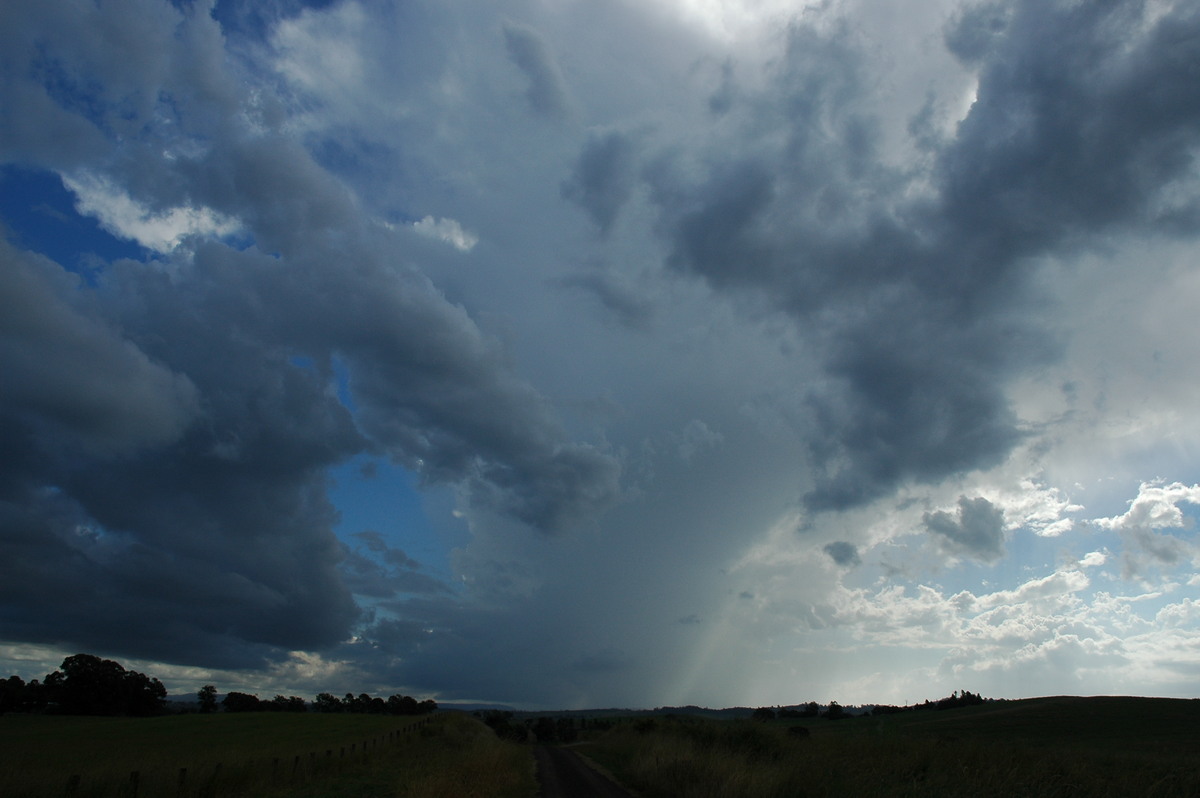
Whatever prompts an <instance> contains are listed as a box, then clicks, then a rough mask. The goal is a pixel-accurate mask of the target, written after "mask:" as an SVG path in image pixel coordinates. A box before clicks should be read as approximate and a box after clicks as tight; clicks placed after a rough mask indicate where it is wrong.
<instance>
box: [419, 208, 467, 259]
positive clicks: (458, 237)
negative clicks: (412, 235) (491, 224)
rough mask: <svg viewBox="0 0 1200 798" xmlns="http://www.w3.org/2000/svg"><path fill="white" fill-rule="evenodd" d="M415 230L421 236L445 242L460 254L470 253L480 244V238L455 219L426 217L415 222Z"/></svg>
mask: <svg viewBox="0 0 1200 798" xmlns="http://www.w3.org/2000/svg"><path fill="white" fill-rule="evenodd" d="M413 229H414V230H416V231H417V232H418V233H420V234H421V235H425V236H429V237H431V238H436V239H439V240H441V241H445V242H446V243H447V244H450V245H451V246H452V247H454V248H455V249H457V250H458V251H459V252H470V251H471V250H472V249H474V248H475V245H476V244H478V243H479V236H477V235H475V234H474V233H469V232H467V231H466V230H464V229H463V226H462V225H461V224H459V223H458V222H456V221H455V220H454V219H444V218H438V219H434V218H433V217H432V216H426V217H425V218H423V219H421V220H420V221H419V222H413Z"/></svg>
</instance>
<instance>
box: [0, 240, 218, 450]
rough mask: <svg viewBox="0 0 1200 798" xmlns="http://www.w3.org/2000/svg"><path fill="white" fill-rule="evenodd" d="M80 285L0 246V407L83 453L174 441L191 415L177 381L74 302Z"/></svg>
mask: <svg viewBox="0 0 1200 798" xmlns="http://www.w3.org/2000/svg"><path fill="white" fill-rule="evenodd" d="M79 283H80V280H79V278H77V277H76V276H75V275H71V274H69V273H67V272H65V271H64V270H63V269H62V268H60V267H59V266H58V265H57V264H55V263H52V262H50V261H48V260H46V259H44V258H42V257H40V256H37V255H33V254H30V253H25V252H20V251H18V250H16V249H15V248H14V247H12V246H11V245H10V244H8V243H7V242H5V241H2V240H0V296H3V297H4V306H5V310H4V312H3V313H2V314H0V372H2V373H3V374H4V380H3V381H2V382H0V408H2V409H3V410H2V412H4V413H5V414H6V415H8V416H9V417H10V418H13V419H21V420H23V421H24V423H26V424H37V423H39V422H40V423H44V424H47V425H48V427H47V428H46V429H45V433H46V434H48V435H50V434H55V433H57V434H59V435H61V436H63V437H64V438H65V439H66V440H72V441H75V442H81V443H83V444H84V445H85V446H87V447H88V448H90V449H93V450H96V449H102V450H116V451H128V450H129V449H136V448H138V447H139V446H143V445H152V444H156V443H162V442H169V441H171V440H174V439H175V438H176V437H178V436H179V435H180V434H181V433H182V432H183V430H184V428H185V427H186V426H187V425H188V424H189V423H190V422H191V421H192V420H193V419H194V418H195V417H196V415H197V414H198V412H199V407H198V402H197V399H196V392H195V387H194V386H193V385H192V383H191V381H190V380H189V379H188V378H187V377H186V376H184V375H181V374H178V373H174V372H172V371H171V370H169V369H167V368H164V367H163V366H162V365H160V364H158V363H155V362H153V361H152V360H151V359H150V358H148V357H147V356H146V354H145V353H144V352H143V351H142V350H141V349H139V348H138V347H137V346H135V345H134V344H133V343H132V342H130V341H128V340H126V339H123V338H122V337H121V336H120V335H119V333H118V332H117V331H116V330H115V329H114V328H113V327H111V326H109V325H108V324H106V323H105V321H104V320H103V319H102V318H99V317H98V314H97V313H96V312H95V311H94V310H93V311H92V312H90V313H89V312H88V311H87V310H85V309H84V308H79V307H73V306H72V303H73V302H75V303H78V302H79V299H78V296H77V294H78V293H79Z"/></svg>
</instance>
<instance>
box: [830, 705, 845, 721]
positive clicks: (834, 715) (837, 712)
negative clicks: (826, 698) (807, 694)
mask: <svg viewBox="0 0 1200 798" xmlns="http://www.w3.org/2000/svg"><path fill="white" fill-rule="evenodd" d="M844 717H846V712H845V710H843V709H842V705H841V704H839V703H838V702H836V701H830V702H829V708H828V709H827V710H825V718H826V719H827V720H841V719H842V718H844Z"/></svg>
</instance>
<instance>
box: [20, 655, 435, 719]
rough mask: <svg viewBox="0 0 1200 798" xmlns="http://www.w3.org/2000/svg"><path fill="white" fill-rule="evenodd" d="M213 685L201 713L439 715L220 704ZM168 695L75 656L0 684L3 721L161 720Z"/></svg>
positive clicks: (415, 708) (336, 703) (382, 703)
mask: <svg viewBox="0 0 1200 798" xmlns="http://www.w3.org/2000/svg"><path fill="white" fill-rule="evenodd" d="M217 695H218V694H217V688H216V687H214V686H213V685H211V684H206V685H205V686H204V687H201V688H200V690H199V691H198V692H197V693H196V702H197V705H198V707H199V710H200V711H201V712H217V711H218V710H224V711H225V712H308V711H309V709H310V707H311V709H312V710H313V711H316V712H356V713H362V714H372V715H423V714H427V713H430V712H433V711H434V710H436V709H437V703H436V702H434V701H432V700H425V701H417V700H416V699H415V698H412V697H411V696H406V695H393V696H390V697H389V698H387V699H383V698H373V697H371V696H370V695H367V694H366V693H360V694H359V695H357V696H356V695H354V694H352V693H346V697H345V698H337V697H336V696H333V695H331V694H330V693H319V694H318V695H317V697H316V700H315V701H313V702H311V704H310V702H308V701H305V700H304V699H303V698H300V697H298V696H286V697H285V696H282V695H277V696H275V697H274V698H273V699H269V700H262V699H260V698H259V697H258V696H256V695H251V694H249V693H241V692H236V691H235V692H230V693H228V694H226V695H225V697H224V698H223V699H222V700H221V701H219V702H218V701H217ZM166 707H167V690H166V688H165V687H163V685H162V682H160V681H159V680H158V679H154V678H152V677H149V676H147V675H145V674H144V673H138V672H137V671H132V670H126V669H125V667H124V666H122V665H121V664H120V663H118V662H114V661H113V660H109V659H101V658H100V657H97V656H94V655H92V654H75V655H73V656H70V657H67V658H66V659H64V660H63V662H62V665H61V666H60V667H59V669H58V670H56V671H54V672H53V673H49V674H47V675H46V677H45V678H44V679H42V680H40V681H39V680H38V679H32V680H30V681H29V682H28V683H27V682H26V681H25V680H24V679H22V678H21V677H20V676H16V675H13V676H9V677H8V678H7V679H0V715H3V714H4V713H6V712H25V713H47V714H59V715H130V716H145V715H158V714H162V713H164V712H166V711H167V708H166Z"/></svg>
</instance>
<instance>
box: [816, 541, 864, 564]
mask: <svg viewBox="0 0 1200 798" xmlns="http://www.w3.org/2000/svg"><path fill="white" fill-rule="evenodd" d="M823 551H824V552H825V553H826V554H828V555H829V559H831V560H833V561H834V562H835V563H837V564H838V565H841V566H853V565H859V564H860V563H862V559H861V558H860V557H859V556H858V547H857V546H855V545H854V544H853V543H847V542H846V541H844V540H839V541H836V542H834V543H827V544H825V547H824V549H823Z"/></svg>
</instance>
